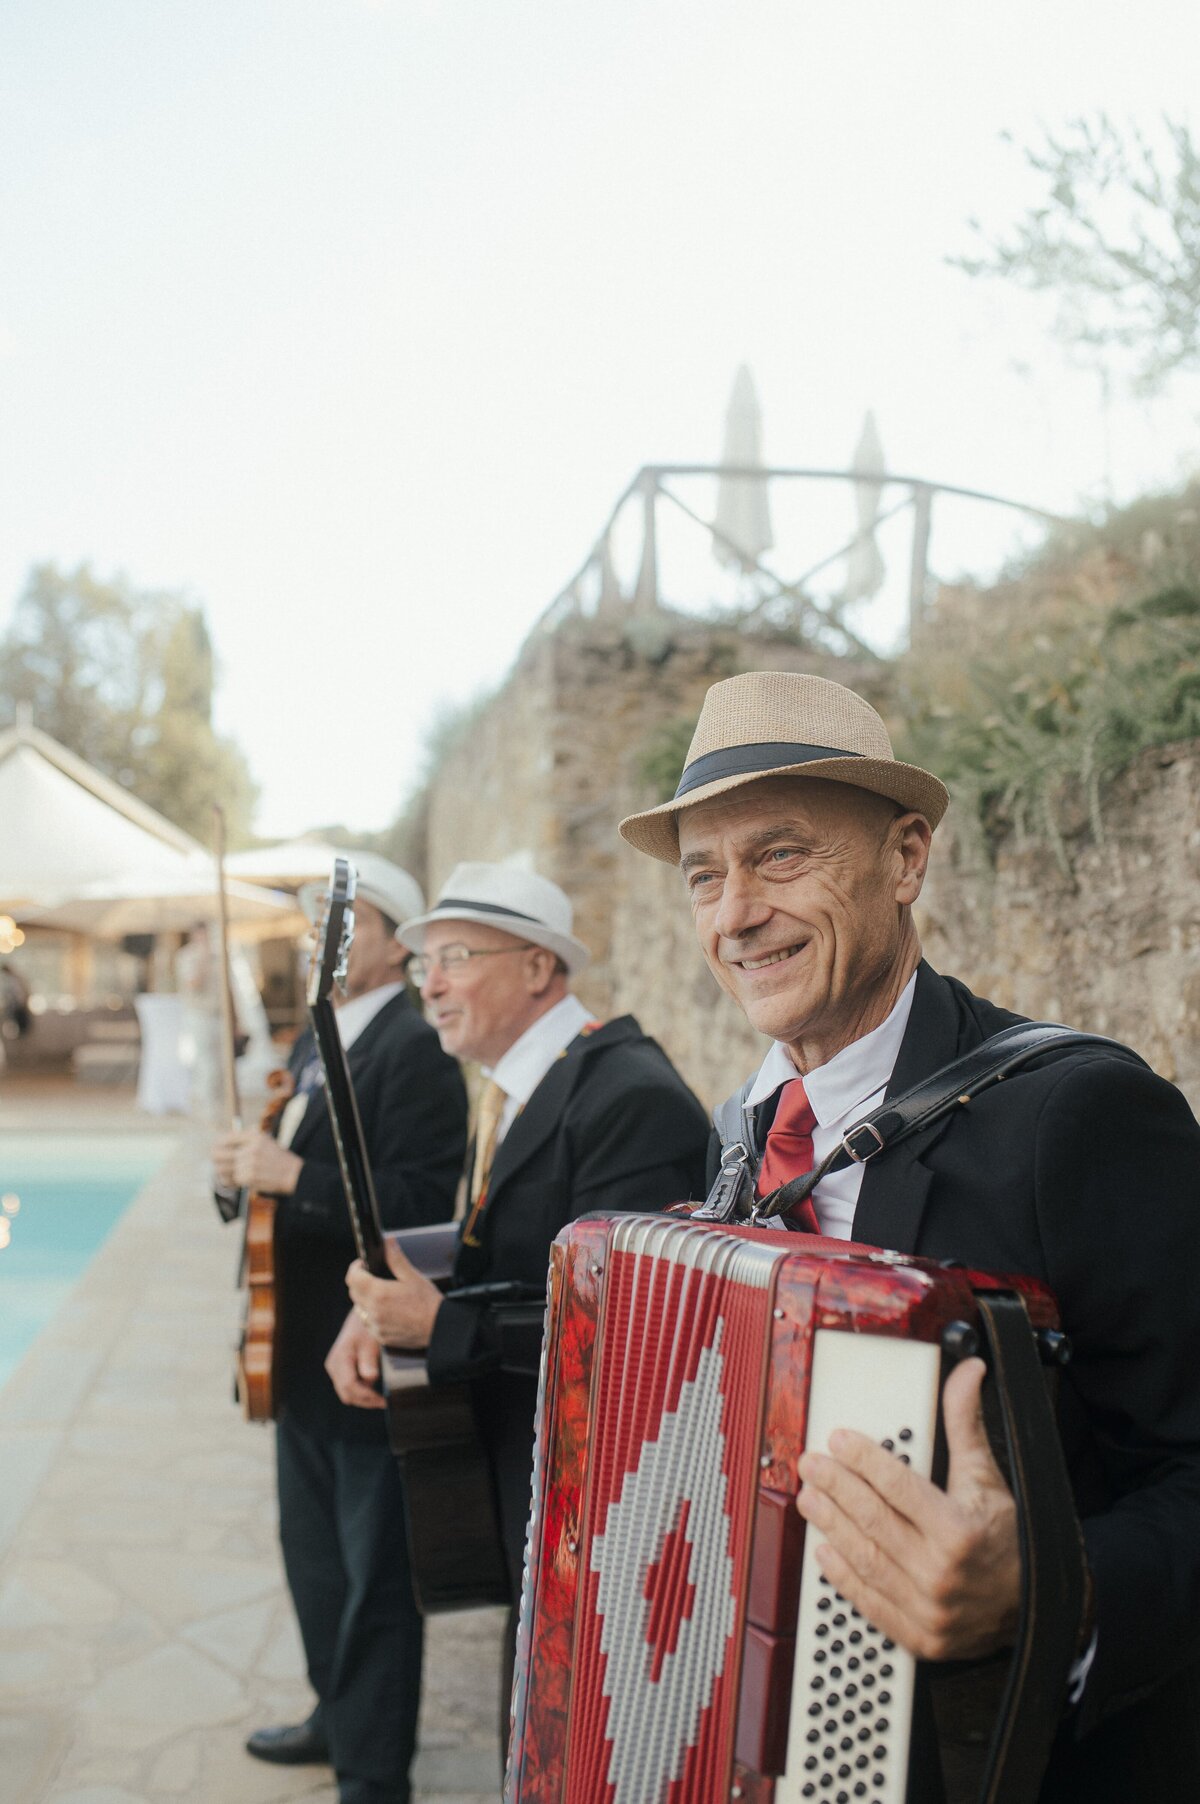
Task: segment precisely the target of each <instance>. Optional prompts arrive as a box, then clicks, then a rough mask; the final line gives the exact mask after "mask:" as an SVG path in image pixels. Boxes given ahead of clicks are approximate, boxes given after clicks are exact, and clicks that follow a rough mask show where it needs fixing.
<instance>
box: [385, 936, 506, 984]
mask: <svg viewBox="0 0 1200 1804" xmlns="http://www.w3.org/2000/svg"><path fill="white" fill-rule="evenodd" d="M530 950H531V947H530V945H529V942H528V940H522V941H521V944H520V945H519V946H443V947H442V949H441V951H440V952H435V953H430V954H420V953H418V955H417V956H416V957H415V958H410V959H409V961H408V975H409V978H410V979H411V981H412V982H413V983H415V984H416V986H417V988H418V989H419V990H420V989H423V988H424V986H425V983H426V981H427V980H428V979H429V978H430V977H432V975H433V973H434V972H435V971H440V972H441V973H442V974H443V976H446V977H449V976H452V975H453V974H454V973H456V972H462V971H465V969H466V967H467V963H468V961H469V960H470V959H473V958H503V957H504V956H505V954H506V953H509V952H529V951H530Z"/></svg>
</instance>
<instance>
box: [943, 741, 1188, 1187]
mask: <svg viewBox="0 0 1200 1804" xmlns="http://www.w3.org/2000/svg"><path fill="white" fill-rule="evenodd" d="M953 820H954V814H953V810H951V813H950V815H949V817H948V818H947V823H946V826H945V827H944V828H942V829H939V831H938V833H937V835H936V836H935V840H934V847H935V852H936V856H935V858H934V860H933V862H932V865H931V868H930V877H929V881H928V883H927V884H926V888H925V893H924V896H923V897H922V901H921V907H920V910H919V920H920V926H921V934H922V940H923V943H924V946H925V951H926V955H927V957H928V958H929V960H930V962H931V963H932V964H933V965H935V966H937V967H939V968H940V969H942V970H946V971H953V972H954V974H955V975H956V976H958V977H961V978H963V980H964V981H965V982H967V983H969V984H970V985H971V987H972V988H973V989H976V990H978V991H980V992H982V994H984V995H986V996H990V997H991V998H992V1000H993V1001H995V1002H998V1003H1001V1004H1002V1005H1003V1006H1004V1007H1006V1008H1012V1009H1015V1010H1017V1011H1018V1013H1020V1014H1023V1015H1033V1016H1036V1017H1039V1018H1041V1019H1045V1020H1050V1021H1066V1022H1069V1023H1070V1025H1071V1026H1073V1027H1081V1028H1085V1029H1087V1030H1088V1031H1090V1032H1093V1033H1102V1034H1109V1035H1111V1036H1112V1038H1114V1039H1117V1040H1124V1041H1126V1042H1127V1043H1128V1044H1129V1045H1131V1046H1133V1047H1135V1048H1136V1049H1137V1051H1138V1052H1140V1053H1141V1054H1142V1056H1143V1057H1144V1058H1145V1059H1147V1060H1148V1061H1149V1062H1150V1064H1152V1065H1153V1066H1154V1068H1155V1070H1156V1071H1159V1072H1161V1073H1162V1075H1163V1076H1164V1077H1168V1078H1170V1079H1171V1080H1172V1081H1173V1082H1174V1083H1177V1084H1178V1085H1179V1086H1180V1088H1181V1089H1182V1090H1183V1091H1184V1094H1185V1095H1186V1096H1187V1098H1188V1100H1189V1101H1190V1103H1191V1104H1192V1107H1193V1108H1194V1109H1197V1110H1198V1111H1200V746H1198V745H1197V744H1196V743H1195V742H1189V743H1187V744H1183V745H1176V746H1164V747H1157V748H1154V749H1152V750H1150V751H1147V752H1144V753H1143V754H1142V755H1141V757H1140V758H1139V759H1138V760H1137V762H1136V763H1135V764H1134V765H1133V766H1132V767H1131V768H1130V770H1128V771H1127V772H1126V773H1125V774H1124V776H1122V777H1121V778H1120V779H1119V780H1118V781H1117V782H1116V783H1115V784H1114V785H1113V787H1112V789H1111V791H1110V792H1109V794H1108V795H1107V796H1106V798H1105V801H1104V805H1103V809H1102V823H1101V824H1102V827H1103V832H1104V839H1103V843H1102V844H1096V843H1095V842H1094V840H1093V838H1092V835H1091V833H1090V832H1089V831H1086V830H1085V829H1083V828H1082V826H1080V827H1079V828H1078V829H1077V831H1076V832H1075V833H1073V834H1071V835H1069V836H1068V840H1067V849H1068V853H1069V860H1070V865H1071V871H1070V874H1069V875H1068V874H1067V873H1066V872H1064V871H1063V870H1062V869H1061V868H1060V866H1059V864H1058V862H1057V861H1056V859H1055V858H1054V855H1053V853H1052V852H1051V851H1050V850H1049V849H1048V848H1047V847H1045V846H1042V845H1038V846H1029V847H1024V848H1022V847H1020V846H1018V845H1015V844H1009V845H1006V846H1003V847H1001V849H1000V851H999V854H998V856H997V858H996V861H995V864H994V866H993V865H992V863H991V862H990V861H989V860H988V859H987V857H986V856H985V854H984V852H983V849H982V846H981V844H980V841H979V836H978V835H977V834H975V833H971V832H969V831H967V830H966V829H965V828H963V827H959V828H957V829H956V828H955V827H954V825H953V824H952V823H953ZM1147 1156H1148V1159H1149V1161H1150V1163H1151V1164H1152V1163H1153V1153H1152V1151H1151V1152H1148V1155H1147Z"/></svg>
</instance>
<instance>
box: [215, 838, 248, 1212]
mask: <svg viewBox="0 0 1200 1804" xmlns="http://www.w3.org/2000/svg"><path fill="white" fill-rule="evenodd" d="M213 852H214V854H215V857H216V861H217V945H218V948H219V951H220V959H219V973H220V984H219V987H220V991H221V1083H222V1088H223V1090H224V1098H225V1114H226V1116H227V1117H228V1120H229V1125H230V1127H231V1128H234V1129H235V1130H236V1129H238V1128H240V1127H241V1125H242V1105H241V1100H240V1098H239V1096H238V1082H237V1068H236V1066H235V1064H234V1055H235V1046H234V1038H235V1034H236V1031H237V1028H236V1022H235V1018H234V1012H233V979H232V976H231V973H230V969H229V907H228V904H227V902H226V898H225V811H224V809H223V808H221V806H220V805H219V804H218V803H216V802H214V803H213ZM215 1195H216V1203H217V1208H218V1210H219V1211H220V1213H221V1215H222V1217H223V1218H224V1219H225V1220H229V1221H232V1220H233V1219H234V1216H235V1215H238V1214H240V1212H241V1191H240V1190H237V1189H227V1188H226V1186H224V1185H218V1186H217V1188H216V1192H215ZM227 1211H229V1213H228V1214H227V1213H226V1212H227Z"/></svg>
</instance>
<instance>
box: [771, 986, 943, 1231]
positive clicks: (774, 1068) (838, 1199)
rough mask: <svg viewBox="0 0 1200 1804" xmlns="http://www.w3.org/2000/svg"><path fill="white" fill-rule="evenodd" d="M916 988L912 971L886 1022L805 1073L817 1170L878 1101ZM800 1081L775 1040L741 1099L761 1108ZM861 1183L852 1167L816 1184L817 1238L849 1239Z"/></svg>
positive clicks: (858, 1169)
mask: <svg viewBox="0 0 1200 1804" xmlns="http://www.w3.org/2000/svg"><path fill="white" fill-rule="evenodd" d="M916 987H917V976H916V972H915V971H914V973H913V975H912V976H911V977H910V978H909V980H908V982H907V983H906V984H905V986H904V989H903V990H902V991H901V993H900V997H899V1000H898V1001H897V1003H896V1006H895V1008H894V1009H893V1010H892V1012H891V1014H890V1015H889V1016H888V1017H887V1019H886V1020H885V1021H881V1022H880V1023H879V1026H878V1027H875V1028H872V1030H871V1032H870V1033H869V1034H864V1035H863V1037H862V1039H861V1040H853V1041H851V1043H850V1045H849V1046H844V1047H843V1048H842V1050H841V1052H835V1053H834V1055H833V1057H832V1058H831V1059H830V1060H829V1062H828V1063H827V1064H825V1065H818V1066H817V1067H816V1068H815V1070H812V1071H809V1072H806V1073H805V1076H804V1093H805V1095H806V1096H807V1097H808V1100H809V1102H810V1104H811V1105H812V1111H813V1114H814V1115H815V1116H816V1118H817V1121H816V1126H815V1127H814V1128H813V1159H814V1162H815V1163H816V1164H818V1165H819V1164H820V1162H821V1160H822V1159H824V1158H827V1157H828V1155H829V1154H830V1153H831V1152H832V1151H833V1149H834V1147H835V1146H837V1145H838V1144H839V1143H840V1141H841V1138H842V1135H843V1134H844V1133H845V1132H846V1130H847V1129H848V1128H852V1127H853V1126H854V1124H855V1122H857V1121H860V1120H861V1119H862V1117H863V1116H864V1115H867V1114H869V1113H870V1111H871V1110H872V1109H873V1108H875V1107H876V1106H877V1105H878V1104H879V1103H881V1102H882V1101H883V1094H884V1091H885V1090H886V1089H887V1086H888V1083H889V1082H890V1080H891V1076H892V1071H893V1069H894V1068H895V1064H896V1060H897V1058H898V1057H899V1054H900V1042H901V1041H902V1040H903V1038H904V1031H905V1029H906V1028H907V1026H908V1017H909V1015H910V1014H911V1012H912V1001H913V993H914V991H915V990H916ZM799 1076H800V1073H799V1072H798V1071H797V1070H796V1067H795V1066H794V1065H793V1063H792V1061H791V1056H790V1054H789V1053H788V1049H787V1047H786V1046H785V1045H784V1044H783V1042H782V1041H781V1040H776V1042H775V1044H774V1045H773V1046H772V1048H771V1050H770V1052H769V1053H768V1054H767V1056H766V1058H765V1059H764V1060H763V1062H762V1064H761V1066H760V1067H759V1072H758V1076H757V1077H756V1078H755V1080H754V1083H753V1085H752V1086H751V1089H750V1094H749V1096H748V1097H747V1099H746V1101H747V1105H748V1106H749V1107H757V1105H758V1104H759V1103H762V1102H766V1100H767V1098H768V1097H769V1096H773V1095H774V1094H775V1092H776V1090H778V1089H780V1088H781V1087H782V1086H783V1085H784V1084H787V1083H790V1082H791V1081H792V1079H793V1078H795V1077H799ZM862 1179H863V1168H862V1166H861V1165H859V1164H857V1163H856V1164H852V1165H848V1166H847V1167H846V1169H845V1170H844V1171H831V1172H827V1173H826V1175H825V1176H824V1177H823V1178H822V1179H821V1182H820V1183H819V1184H818V1185H817V1188H816V1190H815V1191H814V1192H813V1202H814V1204H815V1205H816V1211H817V1222H818V1225H819V1226H820V1229H821V1232H822V1234H828V1235H829V1236H830V1237H831V1238H832V1239H836V1240H849V1239H850V1237H851V1228H852V1227H853V1224H854V1211H855V1208H856V1206H857V1204H858V1193H859V1191H860V1190H861V1189H862Z"/></svg>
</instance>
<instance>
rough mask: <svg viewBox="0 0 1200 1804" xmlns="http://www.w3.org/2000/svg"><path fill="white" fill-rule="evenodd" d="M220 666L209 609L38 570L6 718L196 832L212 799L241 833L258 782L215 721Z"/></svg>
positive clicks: (22, 618)
mask: <svg viewBox="0 0 1200 1804" xmlns="http://www.w3.org/2000/svg"><path fill="white" fill-rule="evenodd" d="M214 682H215V662H214V658H213V649H212V642H211V640H210V638H209V633H208V627H207V624H206V622H205V619H204V611H203V609H202V608H201V607H200V606H199V605H198V604H197V603H195V602H193V601H189V600H188V599H187V598H186V597H185V596H182V595H177V594H171V593H166V592H148V591H144V590H138V589H135V588H134V587H133V586H132V585H131V584H130V583H129V582H127V581H126V580H125V578H123V577H116V578H114V579H112V580H111V581H104V580H102V579H101V578H99V577H97V576H96V575H94V574H93V572H92V570H91V569H90V568H89V566H88V565H86V564H81V565H80V566H79V568H78V569H76V570H73V571H63V570H60V569H58V568H57V566H56V565H54V564H41V565H38V566H36V567H35V568H34V569H33V570H32V571H31V572H30V575H29V578H28V581H27V582H26V585H25V588H24V590H23V591H22V593H21V596H20V598H19V600H18V602H17V607H16V612H15V615H14V618H13V621H12V625H11V626H10V628H9V630H8V632H7V633H6V634H5V636H4V638H3V640H0V724H2V725H8V724H10V723H11V722H12V721H13V720H14V719H15V717H16V714H17V710H18V707H20V706H21V705H22V704H24V705H25V706H27V707H28V708H29V710H30V713H31V715H32V718H33V722H34V725H35V726H38V727H40V728H41V729H42V731H43V732H46V733H49V734H50V736H51V737H52V738H54V739H57V740H59V741H60V742H61V743H62V744H63V745H65V746H67V747H69V749H70V750H71V751H73V752H77V753H78V754H79V756H80V757H81V758H86V759H87V761H88V763H89V764H92V765H94V766H95V767H96V769H97V770H100V771H102V772H103V773H104V774H105V775H106V776H109V777H112V778H113V779H114V781H116V782H118V783H120V784H122V785H123V786H124V787H125V788H127V789H129V790H131V791H132V793H133V794H134V795H136V796H139V797H140V798H141V800H142V801H144V802H148V803H149V804H150V806H151V807H153V808H157V809H158V810H159V811H160V812H161V813H162V814H165V815H166V816H167V818H168V819H169V820H172V821H174V822H175V824H176V825H177V826H179V827H182V828H184V829H185V831H187V832H189V833H193V834H195V836H196V837H197V838H198V839H202V840H207V839H208V838H209V837H210V834H211V811H212V804H213V803H214V802H220V803H221V804H222V806H223V807H224V809H225V814H226V821H227V824H228V830H229V834H230V838H231V839H232V840H234V841H237V840H239V839H241V838H244V837H245V835H246V833H247V831H248V828H249V825H250V817H251V814H252V812H253V808H254V801H255V786H254V783H253V781H252V779H251V777H250V772H249V769H248V767H247V765H246V760H245V758H244V756H243V755H242V753H241V751H240V750H239V749H238V747H237V746H236V745H235V744H234V743H233V742H232V741H231V740H229V739H226V738H222V737H221V736H220V735H219V734H217V733H216V732H215V730H214V728H213V724H212V702H213V688H214Z"/></svg>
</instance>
